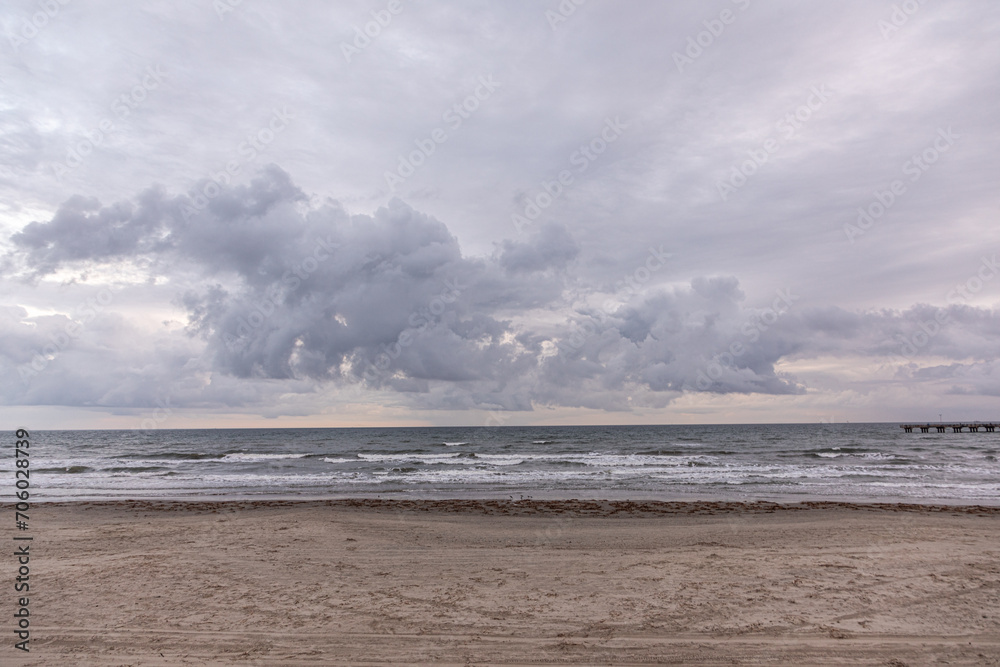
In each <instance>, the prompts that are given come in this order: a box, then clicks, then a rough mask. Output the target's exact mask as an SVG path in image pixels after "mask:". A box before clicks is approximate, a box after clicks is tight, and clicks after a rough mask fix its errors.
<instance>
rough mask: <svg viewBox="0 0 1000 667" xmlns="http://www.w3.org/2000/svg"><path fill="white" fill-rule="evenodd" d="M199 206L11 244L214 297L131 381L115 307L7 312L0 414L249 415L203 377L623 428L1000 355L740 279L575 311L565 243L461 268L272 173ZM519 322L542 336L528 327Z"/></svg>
mask: <svg viewBox="0 0 1000 667" xmlns="http://www.w3.org/2000/svg"><path fill="white" fill-rule="evenodd" d="M199 190H203V188H199V189H196V190H195V191H194V192H193V193H192V194H190V195H177V196H170V195H169V194H168V193H167V192H166V191H165V190H164V189H163V188H160V187H151V188H148V189H146V190H145V191H143V192H142V193H140V194H139V195H138V196H137V197H136V199H135V202H129V201H123V202H117V203H114V204H110V205H108V206H101V205H100V204H99V203H98V202H96V201H94V200H87V199H84V198H81V197H72V198H70V199H69V200H67V201H66V202H65V203H64V204H63V205H62V206H61V207H60V208H59V210H58V211H57V212H56V214H55V215H54V216H53V217H52V218H51V219H50V220H47V221H44V222H42V221H39V222H33V223H31V224H29V225H27V226H26V227H25V228H24V229H23V230H22V231H21V232H18V233H17V234H15V235H14V236H13V238H12V243H13V244H14V245H15V246H16V248H17V250H16V251H15V252H14V253H13V254H12V255H11V256H10V257H8V261H9V263H11V264H12V265H27V266H33V267H35V268H36V270H37V271H40V272H42V273H45V272H54V271H58V270H64V269H67V268H69V267H76V268H78V269H86V268H88V267H89V268H91V269H93V268H95V267H99V266H101V265H104V264H107V263H110V262H121V261H132V262H135V263H136V265H141V266H145V267H147V268H146V269H145V270H146V271H148V274H149V275H148V278H150V279H156V278H157V277H165V278H167V279H168V280H167V282H166V284H165V285H164V286H162V287H157V288H155V289H159V290H170V289H174V288H172V287H170V285H171V284H172V282H171V281H172V280H175V279H180V278H182V277H184V276H195V277H196V278H197V281H198V282H202V283H205V284H206V285H207V286H206V287H203V288H201V289H190V290H186V291H184V292H181V293H177V294H175V295H174V296H175V298H176V301H177V303H178V304H179V305H181V306H182V307H183V308H184V310H185V311H186V312H187V315H188V323H187V327H186V331H187V336H185V337H182V338H180V339H176V340H174V339H172V338H171V337H170V336H169V335H166V334H163V335H162V336H161V337H160V338H159V339H158V340H156V341H154V342H153V344H152V346H151V348H150V349H148V350H147V352H148V353H149V355H150V356H149V358H148V359H147V360H146V361H145V362H144V363H141V364H138V363H136V361H135V359H137V358H138V357H140V356H141V355H142V354H144V353H143V352H142V350H143V349H144V347H143V345H142V344H138V343H137V342H136V341H135V340H130V338H134V337H135V335H136V334H135V332H134V331H132V330H131V327H130V325H129V324H128V323H127V322H125V321H124V320H122V318H121V317H120V316H118V315H115V314H114V313H113V308H98V309H97V311H93V309H92V311H93V312H90V313H87V312H84V311H81V312H77V313H75V314H73V313H71V314H70V315H69V316H65V315H58V316H40V317H28V316H27V312H26V311H24V310H23V309H20V310H18V309H9V310H8V317H7V318H6V320H5V326H6V327H7V332H6V335H5V337H4V347H3V350H2V356H3V358H4V360H5V366H6V369H5V370H6V371H8V372H11V373H13V374H15V375H19V376H20V381H21V383H22V384H23V385H24V387H27V389H24V387H22V388H21V389H17V388H14V389H12V388H11V387H8V391H9V392H13V393H11V394H10V395H8V396H7V397H6V400H8V401H9V402H20V401H26V402H55V403H60V402H68V403H69V404H81V405H85V404H95V405H117V406H133V405H149V404H150V403H151V401H153V397H154V396H155V395H156V391H155V390H154V388H156V387H181V386H183V387H186V388H187V389H186V391H185V395H184V396H176V397H175V398H174V399H173V400H174V401H175V404H177V405H181V404H185V403H187V404H232V405H244V404H245V403H246V402H247V401H248V400H249V401H251V402H252V400H253V395H252V393H253V392H250V393H251V396H249V397H248V391H247V389H245V388H244V389H239V385H237V384H228V385H224V386H227V387H228V390H227V391H229V392H231V393H229V394H227V393H226V391H222V390H220V388H219V387H220V386H221V385H219V384H216V385H215V386H214V387H212V388H211V389H208V388H205V387H197V386H195V387H194V388H192V386H191V383H192V379H193V378H194V377H195V375H196V374H197V373H199V372H206V371H207V372H212V373H214V374H217V375H218V376H219V377H231V378H243V379H246V380H253V381H265V380H270V381H275V380H276V381H281V382H282V383H287V387H288V389H287V391H291V392H296V391H306V392H312V391H315V390H316V388H317V387H318V386H321V385H325V384H330V385H334V386H336V385H338V384H339V385H349V384H359V383H360V384H362V385H363V386H366V387H368V388H370V389H381V390H386V391H390V392H395V393H396V394H397V395H399V396H400V397H401V398H402V399H403V400H411V401H412V402H413V404H414V405H419V406H421V407H437V408H463V407H464V408H468V407H490V408H501V409H517V410H523V409H531V407H532V405H533V404H550V405H561V406H571V407H591V408H601V409H612V410H628V409H631V408H632V407H636V406H640V405H651V406H662V405H665V404H667V403H669V401H670V400H672V399H673V398H676V397H677V396H678V395H680V394H681V393H682V392H711V393H717V394H724V393H744V394H746V393H761V394H799V393H803V392H804V391H805V390H806V387H805V386H803V385H802V384H801V382H799V381H797V380H796V379H795V378H794V377H791V376H788V375H787V374H784V373H781V372H780V371H778V370H777V368H776V367H777V365H778V364H779V363H780V362H781V361H782V360H784V359H808V358H812V357H816V356H820V355H826V356H838V355H839V356H848V355H855V356H856V355H862V356H865V355H867V356H872V357H886V356H888V357H892V356H896V357H898V358H899V359H901V360H903V361H909V360H910V359H914V360H919V359H920V358H931V357H934V358H940V357H944V358H949V359H955V360H956V361H957V360H962V359H966V358H967V357H969V356H973V357H975V358H978V359H981V360H983V361H992V359H993V355H994V353H995V350H996V349H997V343H998V342H1000V317H998V315H997V313H995V312H994V311H989V310H984V309H980V308H973V307H969V306H965V305H950V306H947V307H934V306H917V307H914V308H911V309H909V310H906V311H903V312H897V311H889V310H882V311H861V312H849V311H846V310H843V309H840V308H837V307H815V306H809V305H808V304H805V303H804V302H803V299H802V297H801V295H798V294H795V293H794V292H793V291H792V290H790V289H788V288H781V289H778V290H776V291H775V292H774V294H773V296H772V298H771V299H770V300H769V301H768V302H766V303H761V304H757V305H750V304H748V303H747V297H746V295H745V293H744V291H743V290H742V289H741V287H740V284H739V281H738V280H737V279H736V278H735V277H732V276H701V277H695V278H693V279H691V280H690V281H689V283H688V284H687V285H686V286H677V287H674V288H670V289H664V288H658V287H655V286H650V287H649V288H647V289H644V290H640V291H630V292H628V293H626V294H625V295H624V297H625V300H624V302H622V303H618V304H617V305H613V306H605V307H603V308H597V309H595V308H593V307H589V306H583V305H581V306H578V307H577V308H576V310H575V312H573V311H567V310H566V308H567V305H568V303H567V301H566V290H567V289H569V288H571V287H572V289H573V290H578V289H580V288H579V286H577V276H576V272H577V271H578V269H574V264H573V262H574V260H575V258H576V257H577V255H578V246H577V244H576V242H575V241H574V239H573V237H572V235H571V234H570V232H569V231H568V230H566V229H565V228H561V227H557V226H554V225H545V226H541V227H540V228H539V229H538V230H537V231H536V233H535V234H534V236H531V237H529V238H527V239H526V240H523V241H505V242H504V243H502V244H500V245H499V246H498V248H497V250H496V252H495V253H494V254H493V255H492V256H491V257H485V258H483V257H480V258H472V257H467V256H464V255H463V253H462V251H461V249H460V247H459V244H458V241H457V240H456V238H455V237H454V236H453V235H452V234H451V233H450V232H449V230H448V228H447V227H446V226H445V225H444V224H443V223H441V222H439V221H437V220H435V219H434V218H432V217H430V216H428V215H425V214H422V213H420V212H418V211H416V210H414V209H413V208H411V207H410V206H408V205H406V204H405V203H403V202H402V201H400V200H393V201H392V202H390V204H389V205H388V206H387V207H383V208H380V209H378V210H377V211H376V212H375V213H374V214H373V215H370V216H369V215H350V214H348V213H347V212H346V211H345V210H344V209H343V208H342V207H341V206H340V205H339V204H337V203H336V202H333V201H329V202H326V203H323V204H319V205H311V204H308V203H307V202H308V197H307V196H306V195H305V194H304V193H303V192H302V191H301V190H300V189H299V188H298V187H296V186H295V185H294V184H293V183H292V182H291V180H290V178H289V176H288V174H286V173H285V172H284V171H282V170H281V169H279V168H277V167H274V166H271V167H268V168H266V169H264V170H263V171H262V172H261V174H260V175H259V176H258V177H256V178H254V179H253V180H252V181H251V182H250V184H248V185H245V186H222V187H220V188H219V189H218V191H217V192H216V193H215V195H214V196H213V197H212V198H210V199H209V198H204V197H200V195H199ZM212 192H215V191H214V190H213V191H212ZM139 260H143V262H139ZM107 298H108V299H110V298H111V297H110V296H109V297H107ZM108 305H109V306H110V305H111V304H108ZM532 309H535V310H539V309H540V310H541V311H547V312H550V313H552V314H554V315H555V317H554V318H550V319H551V321H552V322H554V323H555V324H548V325H543V324H541V323H540V322H535V321H532V320H531V319H525V318H524V317H523V316H522V314H523V313H524V312H527V311H530V310H532ZM567 313H568V318H567V317H566V315H567ZM74 327H75V330H74V331H70V329H71V328H74ZM66 332H70V334H71V335H69V336H68V337H67V335H66ZM81 332H82V333H81ZM101 341H103V342H101ZM199 341H200V342H199ZM53 343H56V344H55V345H53ZM39 355H41V358H43V359H45V361H44V362H42V363H41V365H40V366H41V367H39ZM33 363H34V364H35V366H34V367H33V366H32V364H33ZM26 369H27V370H26ZM105 369H113V370H112V372H110V373H109V372H106V370H105ZM921 377H922V376H920V375H919V374H916V375H914V378H915V379H916V380H920V379H921ZM961 386H964V387H967V388H969V390H970V391H992V389H991V387H990V386H987V385H984V384H983V383H982V382H971V381H967V382H965V383H964V384H962V385H961Z"/></svg>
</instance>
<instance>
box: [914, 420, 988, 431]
mask: <svg viewBox="0 0 1000 667" xmlns="http://www.w3.org/2000/svg"><path fill="white" fill-rule="evenodd" d="M997 426H1000V424H995V423H987V422H975V423H973V424H900V426H899V428H901V429H903V430H904V431H906V432H907V433H913V429H915V428H919V429H920V432H921V433H930V432H931V429H932V428H933V429H936V430H937V432H938V433H947V432H948V429H951V432H952V433H962V430H963V429H969V433H978V432H979V429H983V430H984V431H986V432H987V433H993V432H994V431H995V430H996V429H997Z"/></svg>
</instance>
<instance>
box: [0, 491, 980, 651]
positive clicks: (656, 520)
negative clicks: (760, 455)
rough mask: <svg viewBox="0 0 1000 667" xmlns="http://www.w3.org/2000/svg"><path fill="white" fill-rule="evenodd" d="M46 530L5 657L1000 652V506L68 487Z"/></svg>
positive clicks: (43, 511) (8, 626) (47, 513)
mask: <svg viewBox="0 0 1000 667" xmlns="http://www.w3.org/2000/svg"><path fill="white" fill-rule="evenodd" d="M10 532H12V531H10ZM32 532H33V534H34V535H35V536H36V537H35V540H34V542H33V543H32V551H31V553H32V559H31V578H32V588H31V602H30V608H31V614H32V615H31V622H32V623H31V632H32V634H31V644H30V646H31V653H30V654H28V655H27V656H24V655H23V654H21V653H20V652H18V651H15V650H14V649H13V648H12V644H13V641H14V640H13V630H14V627H13V623H12V621H11V620H10V615H9V614H4V616H6V617H7V618H8V620H7V621H6V622H5V623H4V626H5V627H3V633H2V636H3V637H4V638H5V640H4V646H3V647H2V648H0V663H2V664H4V665H7V664H17V665H21V664H24V665H180V664H190V665H205V664H208V665H237V664H238V665H243V664H252V665H329V664H352V665H355V664H453V665H466V664H572V665H586V664H597V665H610V664H615V665H619V664H621V665H626V664H704V665H894V666H896V667H899V666H901V665H938V664H950V665H1000V509H997V508H949V507H938V508H918V507H913V506H874V505H844V504H834V503H815V504H812V505H809V506H794V505H793V506H778V505H773V504H768V503H756V504H749V505H740V504H732V503H645V502H637V503H624V502H593V501H592V502H585V501H568V502H555V501H553V502H528V501H524V502H513V503H511V502H506V501H504V502H477V501H424V502H410V503H401V502H390V501H374V500H373V501H314V502H299V503H293V502H224V503H167V502H156V503H153V502H114V503H67V504H58V505H57V504H51V505H44V504H40V505H36V506H35V507H34V508H33V509H32ZM8 534H9V533H8ZM8 544H11V542H10V541H9V539H8ZM3 567H4V568H5V569H4V570H3V575H2V576H3V578H4V579H5V580H7V581H11V580H12V579H13V576H14V575H13V565H12V559H11V558H9V557H8V558H5V559H4V560H3ZM2 587H3V590H5V591H8V592H7V593H6V596H7V598H8V599H7V600H6V601H5V602H4V605H5V607H4V608H6V609H11V608H13V598H14V594H13V592H12V591H11V586H9V585H8V584H6V583H4V584H3V585H2Z"/></svg>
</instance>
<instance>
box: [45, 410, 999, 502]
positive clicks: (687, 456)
mask: <svg viewBox="0 0 1000 667" xmlns="http://www.w3.org/2000/svg"><path fill="white" fill-rule="evenodd" d="M31 443H32V445H31V474H32V489H33V499H35V500H71V499H110V498H187V499H225V498H248V497H253V498H264V497H266V498H345V497H371V498H374V497H381V498H513V499H518V500H519V499H521V498H534V499H543V498H544V499H553V498H590V499H596V498H607V499H621V498H629V499H660V500H685V499H691V500H695V499H697V500H704V499H718V500H777V501H785V502H795V501H799V500H816V499H821V500H822V499H826V500H850V501H859V502H921V503H928V502H944V503H972V504H1000V463H998V461H997V455H998V451H1000V433H985V432H984V433H928V434H923V433H904V432H903V430H902V429H901V428H899V425H898V424H896V423H891V424H774V425H724V426H723V425H712V426H536V427H517V426H514V427H460V428H431V427H421V428H329V429H327V428H302V429H203V430H150V431H138V430H136V431H127V430H124V431H123V430H107V431H37V432H35V431H33V432H32V434H31Z"/></svg>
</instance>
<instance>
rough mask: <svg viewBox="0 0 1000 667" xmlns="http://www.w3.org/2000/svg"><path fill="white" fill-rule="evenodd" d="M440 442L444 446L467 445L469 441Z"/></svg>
mask: <svg viewBox="0 0 1000 667" xmlns="http://www.w3.org/2000/svg"><path fill="white" fill-rule="evenodd" d="M441 444H443V445H444V446H445V447H458V446H459V445H467V444H469V443H467V442H443V443H441Z"/></svg>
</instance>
